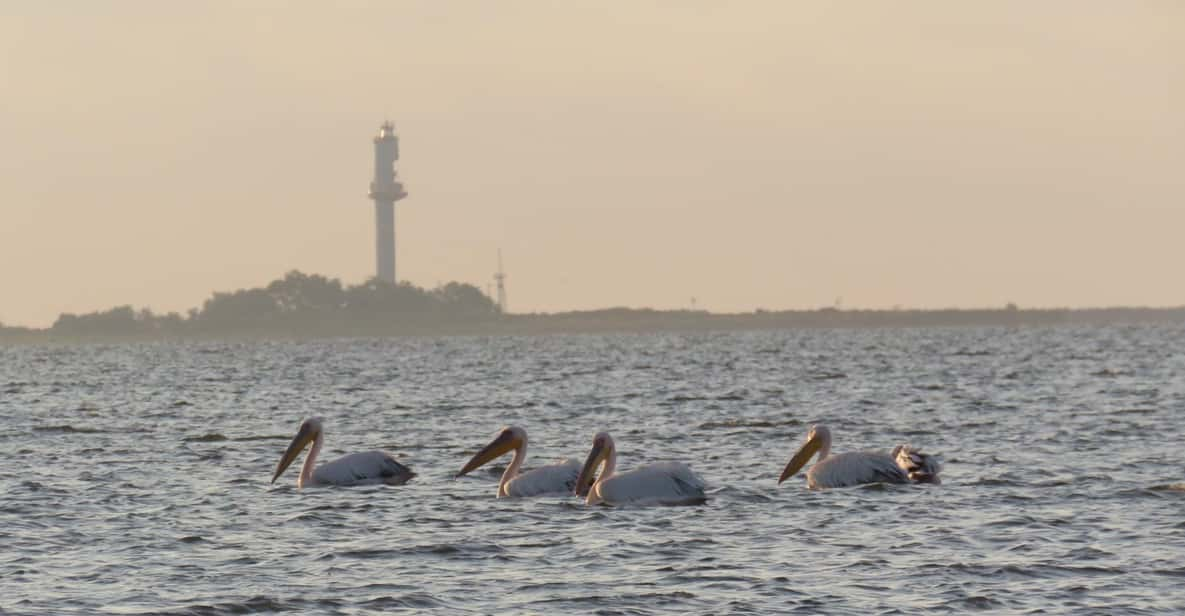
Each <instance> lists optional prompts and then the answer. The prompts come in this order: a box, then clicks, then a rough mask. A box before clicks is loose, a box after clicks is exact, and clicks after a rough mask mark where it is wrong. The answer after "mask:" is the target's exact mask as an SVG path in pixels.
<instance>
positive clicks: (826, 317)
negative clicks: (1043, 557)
mask: <svg viewBox="0 0 1185 616" xmlns="http://www.w3.org/2000/svg"><path fill="white" fill-rule="evenodd" d="M1156 323H1159V324H1174V323H1185V307H1175V308H1133V307H1117V308H1075V309H1070V308H1067V309H1013V308H1005V309H938V310H839V309H834V308H822V309H817V310H784V311H756V312H750V313H709V312H706V311H691V310H653V309H631V308H610V309H604V310H587V311H572V312H559V313H535V314H507V315H501V314H496V315H482V316H478V317H474V318H473V319H472V320H465V319H448V320H440V321H435V320H433V319H431V318H427V319H417V320H416V321H415V322H406V321H400V322H389V323H385V322H374V321H370V322H353V321H348V320H342V319H338V318H335V319H326V320H324V321H320V322H318V321H312V322H309V321H307V320H306V321H302V322H300V323H295V322H293V323H285V322H283V321H279V322H274V323H267V324H260V325H258V326H256V327H250V328H234V329H227V330H221V331H220V330H218V329H208V330H195V331H190V332H183V333H177V332H163V331H162V332H135V333H115V332H111V333H104V332H90V333H85V334H78V333H74V334H64V333H60V332H56V331H54V330H53V328H46V329H32V328H21V327H6V328H0V344H14V343H16V344H22V343H33V344H36V343H72V342H90V343H108V342H110V343H116V342H155V341H214V340H307V339H321V338H350V337H405V336H501V335H549V334H612V333H661V332H706V331H760V330H795V329H877V328H934V327H1032V326H1058V325H1110V324H1156Z"/></svg>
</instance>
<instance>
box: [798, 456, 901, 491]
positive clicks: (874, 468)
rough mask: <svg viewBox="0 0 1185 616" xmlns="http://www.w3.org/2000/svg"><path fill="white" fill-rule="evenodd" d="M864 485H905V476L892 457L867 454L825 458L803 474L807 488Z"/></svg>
mask: <svg viewBox="0 0 1185 616" xmlns="http://www.w3.org/2000/svg"><path fill="white" fill-rule="evenodd" d="M865 483H909V476H908V475H907V474H906V473H905V471H903V470H901V467H899V466H897V461H896V460H894V459H893V457H892V456H887V455H885V454H883V453H874V452H871V451H849V452H847V453H841V454H838V455H834V456H827V457H826V458H824V459H823V460H822V461H820V462H818V463H816V464H815V465H814V466H812V467H811V468H810V470H808V471H807V473H806V485H807V487H808V488H812V489H814V488H844V487H847V486H855V485H860V484H865Z"/></svg>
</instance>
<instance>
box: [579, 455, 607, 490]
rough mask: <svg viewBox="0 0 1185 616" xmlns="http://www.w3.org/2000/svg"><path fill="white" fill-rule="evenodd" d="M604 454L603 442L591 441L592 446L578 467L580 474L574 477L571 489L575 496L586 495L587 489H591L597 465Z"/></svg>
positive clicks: (603, 457)
mask: <svg viewBox="0 0 1185 616" xmlns="http://www.w3.org/2000/svg"><path fill="white" fill-rule="evenodd" d="M606 455H607V453H606V451H605V444H604V443H593V448H592V450H591V451H589V452H588V458H587V459H585V460H584V466H583V467H581V469H580V475H578V476H577V477H576V488H575V489H574V490H573V492H574V493H575V494H576V496H588V491H589V490H590V489H592V485H593V481H595V480H596V478H597V476H596V473H597V467H598V466H600V464H601V462H602V461H603V460H604V459H605V456H606Z"/></svg>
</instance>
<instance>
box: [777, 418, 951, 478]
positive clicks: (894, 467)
mask: <svg viewBox="0 0 1185 616" xmlns="http://www.w3.org/2000/svg"><path fill="white" fill-rule="evenodd" d="M816 452H818V454H819V461H818V462H815V464H814V466H812V467H810V469H808V470H807V472H806V485H807V487H808V488H810V489H812V490H814V489H820V488H843V487H847V486H854V485H859V484H862V483H878V482H884V483H940V482H939V479H938V471H939V470H940V469H941V468H942V465H941V464H940V463H939V461H938V458H937V457H936V456H932V455H929V454H924V453H922V452H920V451H918V450H916V449H914V448H912V447H910V446H909V445H898V446H896V447H894V448H893V451H892V452H891V453H889V454H887V455H886V454H883V453H877V452H874V451H850V452H848V453H841V454H838V455H834V456H832V455H829V454H830V453H831V430H829V429H828V428H827V426H824V425H815V426H811V431H810V432H809V433H807V435H806V442H805V443H803V445H802V448H801V449H799V450H798V453H796V454H794V457H793V458H790V463H789V464H787V465H786V468H785V470H783V471H782V476H781V477H780V478H778V483H779V484H781V483H782V482H783V481H786V480H787V479H789V478H790V477H793V476H794V474H795V473H797V472H798V471H799V469H801V468H802V467H803V466H804V465H806V463H807V461H808V460H810V459H811V456H813V455H815V453H816Z"/></svg>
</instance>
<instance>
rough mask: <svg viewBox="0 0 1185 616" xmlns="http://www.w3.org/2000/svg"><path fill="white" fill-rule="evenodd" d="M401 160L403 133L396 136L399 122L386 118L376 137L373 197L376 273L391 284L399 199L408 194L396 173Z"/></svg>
mask: <svg viewBox="0 0 1185 616" xmlns="http://www.w3.org/2000/svg"><path fill="white" fill-rule="evenodd" d="M397 160H399V137H396V136H395V125H394V124H392V123H390V122H383V125H382V127H380V128H379V134H378V136H377V137H375V138H374V181H373V182H371V183H370V198H371V199H373V200H374V253H375V277H376V278H378V279H379V280H383V281H386V282H389V283H391V284H395V202H396V201H398V200H400V199H402V198H404V197H406V196H407V193H406V192H404V190H403V183H402V182H400V181H399V180H398V178H396V175H395V161H397Z"/></svg>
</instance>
